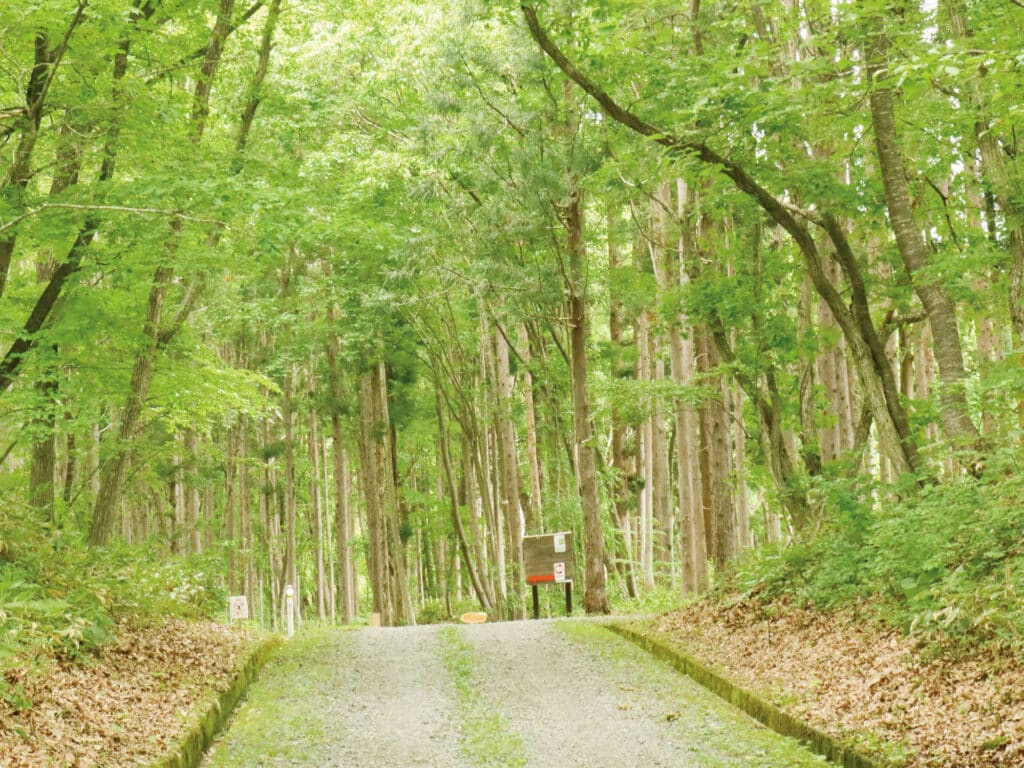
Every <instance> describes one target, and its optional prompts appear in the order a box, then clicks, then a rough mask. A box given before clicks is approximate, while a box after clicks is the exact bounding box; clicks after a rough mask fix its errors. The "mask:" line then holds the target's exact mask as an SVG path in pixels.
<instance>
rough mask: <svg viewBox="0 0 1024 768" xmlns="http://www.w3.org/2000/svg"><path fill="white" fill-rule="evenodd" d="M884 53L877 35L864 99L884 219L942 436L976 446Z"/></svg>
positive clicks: (955, 335) (951, 318)
mask: <svg viewBox="0 0 1024 768" xmlns="http://www.w3.org/2000/svg"><path fill="white" fill-rule="evenodd" d="M887 54H888V42H887V41H886V40H885V39H884V37H882V36H880V37H879V38H878V39H877V40H876V45H875V50H874V52H873V58H874V62H873V64H872V66H871V69H870V72H871V75H872V81H873V82H872V87H871V92H870V96H869V99H870V104H871V124H872V127H873V128H874V132H875V147H876V150H877V154H878V164H879V169H880V171H881V174H882V185H883V187H884V189H885V202H886V207H887V208H888V211H889V224H890V227H891V228H892V232H893V235H894V236H895V238H896V246H897V248H898V249H899V252H900V256H901V257H902V259H903V265H904V267H905V269H906V271H907V274H909V275H910V279H911V282H912V283H913V286H914V291H915V293H916V294H917V296H918V298H919V299H920V300H921V304H922V305H923V306H924V309H925V312H926V314H927V316H928V323H929V325H930V326H931V329H932V338H933V340H934V344H935V361H936V363H937V366H938V374H939V381H940V382H941V384H942V390H941V392H940V395H939V401H940V411H939V414H940V417H941V419H942V425H943V428H944V430H945V432H946V436H947V437H948V438H949V439H950V440H951V441H952V442H953V443H954V444H955V445H958V446H970V447H974V448H976V449H977V448H980V445H981V434H980V433H979V432H978V428H977V427H976V426H975V425H974V422H973V421H971V417H970V410H969V408H968V405H967V394H966V392H965V391H964V384H965V381H966V378H967V373H966V371H965V369H964V358H963V349H962V346H961V342H960V329H959V327H958V325H957V318H956V307H955V306H954V304H953V302H952V300H951V299H950V297H949V294H948V293H947V292H946V290H945V289H944V288H943V286H942V284H941V282H940V280H939V279H938V278H937V277H935V276H933V275H929V274H928V265H929V261H930V259H929V255H928V246H927V245H926V243H925V241H924V239H923V238H922V236H921V229H920V227H918V225H917V222H916V221H915V220H914V206H913V200H912V198H911V195H910V187H909V185H908V184H907V170H906V166H905V163H904V159H903V153H902V151H901V150H900V146H899V132H898V129H897V127H896V115H895V108H894V105H893V98H894V97H893V92H892V90H891V89H890V88H889V87H888V86H887V85H880V84H879V82H878V81H879V80H883V79H884V78H885V77H886V76H887V74H888V72H887V66H888V65H887V63H886V57H887Z"/></svg>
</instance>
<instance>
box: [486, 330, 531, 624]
mask: <svg viewBox="0 0 1024 768" xmlns="http://www.w3.org/2000/svg"><path fill="white" fill-rule="evenodd" d="M494 368H495V385H496V395H497V405H498V408H497V413H496V414H495V416H496V419H495V422H496V427H497V429H496V433H497V443H498V446H497V447H498V456H499V461H498V466H499V470H500V476H501V489H502V492H501V499H502V507H503V509H504V513H505V519H506V521H507V523H508V529H509V542H508V544H509V552H510V554H511V560H512V568H511V572H510V574H509V577H510V579H511V592H512V594H513V595H515V598H516V599H515V600H514V601H513V602H514V605H515V611H516V618H519V619H522V618H525V617H526V603H525V600H524V599H523V589H524V582H523V578H524V576H523V574H524V573H525V568H524V564H523V527H524V519H523V512H522V508H521V506H520V503H519V487H520V477H519V456H518V453H517V451H516V439H515V425H514V423H513V421H512V405H513V403H512V387H513V380H512V372H511V364H510V361H509V344H508V339H507V337H506V335H505V331H504V330H503V329H502V328H501V326H500V325H499V324H498V323H497V322H495V323H494Z"/></svg>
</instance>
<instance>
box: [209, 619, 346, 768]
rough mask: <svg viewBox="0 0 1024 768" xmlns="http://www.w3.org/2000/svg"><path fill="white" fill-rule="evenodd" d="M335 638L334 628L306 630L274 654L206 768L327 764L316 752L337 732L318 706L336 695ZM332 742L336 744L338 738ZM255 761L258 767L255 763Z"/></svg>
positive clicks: (338, 656)
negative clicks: (299, 683)
mask: <svg viewBox="0 0 1024 768" xmlns="http://www.w3.org/2000/svg"><path fill="white" fill-rule="evenodd" d="M338 633H339V630H338V628H336V627H324V628H319V627H316V628H313V627H310V628H307V629H306V630H305V631H303V632H302V633H300V634H297V635H296V636H295V637H294V638H293V639H292V640H290V641H289V642H288V643H287V644H286V645H285V646H284V647H283V648H282V649H281V650H280V651H279V652H278V654H277V655H276V656H275V658H274V659H273V660H272V661H271V662H270V663H269V664H268V665H267V666H266V668H265V669H264V671H263V672H262V673H261V675H260V684H259V685H256V686H253V687H252V688H251V689H250V693H249V698H248V700H247V703H246V706H245V707H243V708H241V709H240V710H239V711H238V713H237V714H236V716H235V718H234V720H233V721H232V723H231V726H230V728H229V729H228V731H227V732H226V734H225V736H224V737H223V738H221V739H219V740H218V741H217V742H216V743H215V745H214V748H213V749H212V750H211V752H210V755H209V757H208V758H207V760H206V762H204V763H203V765H204V767H205V768H251V766H253V765H254V764H258V765H291V764H297V763H308V764H316V762H318V761H320V762H323V761H324V760H325V759H326V757H327V756H326V755H323V754H321V750H322V749H323V748H324V747H323V745H325V744H328V743H330V742H331V740H330V739H327V738H326V737H327V734H328V729H330V730H331V731H332V732H333V731H336V730H337V727H338V725H337V723H335V722H328V721H327V718H328V716H329V714H328V713H327V712H326V711H325V709H324V707H323V702H324V700H325V699H329V698H330V696H331V695H333V694H334V693H335V691H334V690H333V687H332V685H333V683H332V681H333V680H334V679H335V670H336V668H337V666H338V665H339V664H344V663H345V660H344V648H343V645H342V644H340V643H339V641H338ZM325 649H327V651H328V652H325ZM297 681H299V682H301V685H297V684H296V682H297ZM332 738H334V739H335V740H337V734H336V733H332ZM257 757H258V759H259V762H258V763H254V760H255V759H257Z"/></svg>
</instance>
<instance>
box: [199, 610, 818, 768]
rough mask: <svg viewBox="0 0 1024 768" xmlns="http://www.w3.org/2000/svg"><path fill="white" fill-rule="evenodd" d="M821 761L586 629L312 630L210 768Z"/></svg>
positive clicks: (688, 766)
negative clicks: (483, 719)
mask: <svg viewBox="0 0 1024 768" xmlns="http://www.w3.org/2000/svg"><path fill="white" fill-rule="evenodd" d="M481 714H485V715H486V721H482V720H481V719H480V717H479V716H480V715H481ZM822 764H823V760H822V758H819V757H817V756H815V755H812V754H810V753H809V752H806V751H805V750H804V749H803V748H802V747H800V746H799V745H797V744H796V743H795V742H793V741H791V740H789V739H784V738H783V737H781V736H778V735H777V734H775V733H774V732H771V731H769V730H768V729H766V728H764V727H762V726H761V725H759V724H757V723H755V722H754V721H753V720H751V719H750V718H748V717H747V716H746V715H744V714H743V713H741V712H739V711H738V710H736V709H734V708H732V707H730V706H729V705H727V704H725V703H724V702H722V701H721V700H719V699H718V698H717V697H715V696H713V695H712V694H710V693H708V692H707V691H705V690H704V689H703V688H701V687H700V686H698V685H697V684H695V683H693V682H692V681H691V680H689V679H688V678H686V677H684V676H682V675H679V674H678V673H676V672H675V671H673V670H672V669H670V668H669V667H667V666H665V665H663V664H661V663H659V662H657V661H655V660H654V659H652V658H651V657H650V656H648V655H647V654H645V653H644V652H643V651H641V650H639V649H637V648H635V647H634V646H632V645H631V644H629V643H628V642H626V641H625V640H622V639H621V638H619V637H618V636H616V635H613V634H612V633H610V632H608V631H607V630H604V629H602V628H601V627H600V626H599V625H597V624H595V623H593V622H590V621H587V620H584V619H576V620H567V621H547V620H541V621H523V622H506V623H495V624H483V625H477V626H464V627H438V626H424V627H412V628H402V629H387V628H382V629H359V630H354V631H353V630H315V631H311V632H309V633H306V634H304V635H301V636H300V637H297V638H296V639H295V640H293V641H291V642H290V643H289V644H288V645H287V647H286V648H285V649H284V650H283V651H282V652H281V653H280V654H279V655H278V657H277V658H275V659H274V660H273V661H272V662H271V663H270V664H269V665H268V667H267V669H266V670H265V671H264V673H263V674H262V675H261V677H260V679H259V680H258V681H257V682H256V683H255V684H254V685H253V687H252V688H251V689H250V693H249V697H248V699H247V701H246V703H245V704H243V706H242V707H241V709H240V710H239V712H238V713H237V715H236V716H235V718H234V720H233V722H232V724H231V726H230V727H229V728H228V730H227V731H226V733H225V734H224V735H223V736H222V737H221V738H220V739H218V741H217V743H216V744H215V745H214V748H213V750H212V751H211V754H210V756H209V757H208V759H207V760H206V761H205V762H204V766H205V768H229V767H234V766H237V767H238V768H241V767H242V766H244V767H245V768H257V767H260V766H308V768H314V766H315V767H317V768H319V767H321V766H332V767H334V766H338V767H340V766H346V767H349V766H351V767H353V768H356V767H363V766H365V767H366V768H371V767H372V768H404V767H405V766H434V767H436V768H473V767H474V766H478V765H480V766H518V767H523V766H529V767H531V768H549V767H550V768H575V767H577V766H578V767H579V768H584V767H586V768H605V767H607V768H613V767H614V768H628V767H632V766H635V767H637V768H639V767H640V766H643V768H656V767H657V766H673V768H718V767H719V766H744V767H745V768H746V767H749V768H775V767H776V766H777V767H778V768H783V767H786V768H790V767H802V766H821V765H822Z"/></svg>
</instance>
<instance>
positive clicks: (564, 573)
mask: <svg viewBox="0 0 1024 768" xmlns="http://www.w3.org/2000/svg"><path fill="white" fill-rule="evenodd" d="M523 560H524V561H525V565H526V583H527V584H529V585H530V588H531V591H532V592H533V618H535V619H539V618H540V596H539V594H538V591H537V590H538V586H539V585H540V584H564V585H565V615H566V616H568V615H570V614H571V613H572V577H573V572H574V570H575V567H574V563H573V558H572V532H571V531H561V532H559V533H545V534H541V535H539V536H524V537H523Z"/></svg>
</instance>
